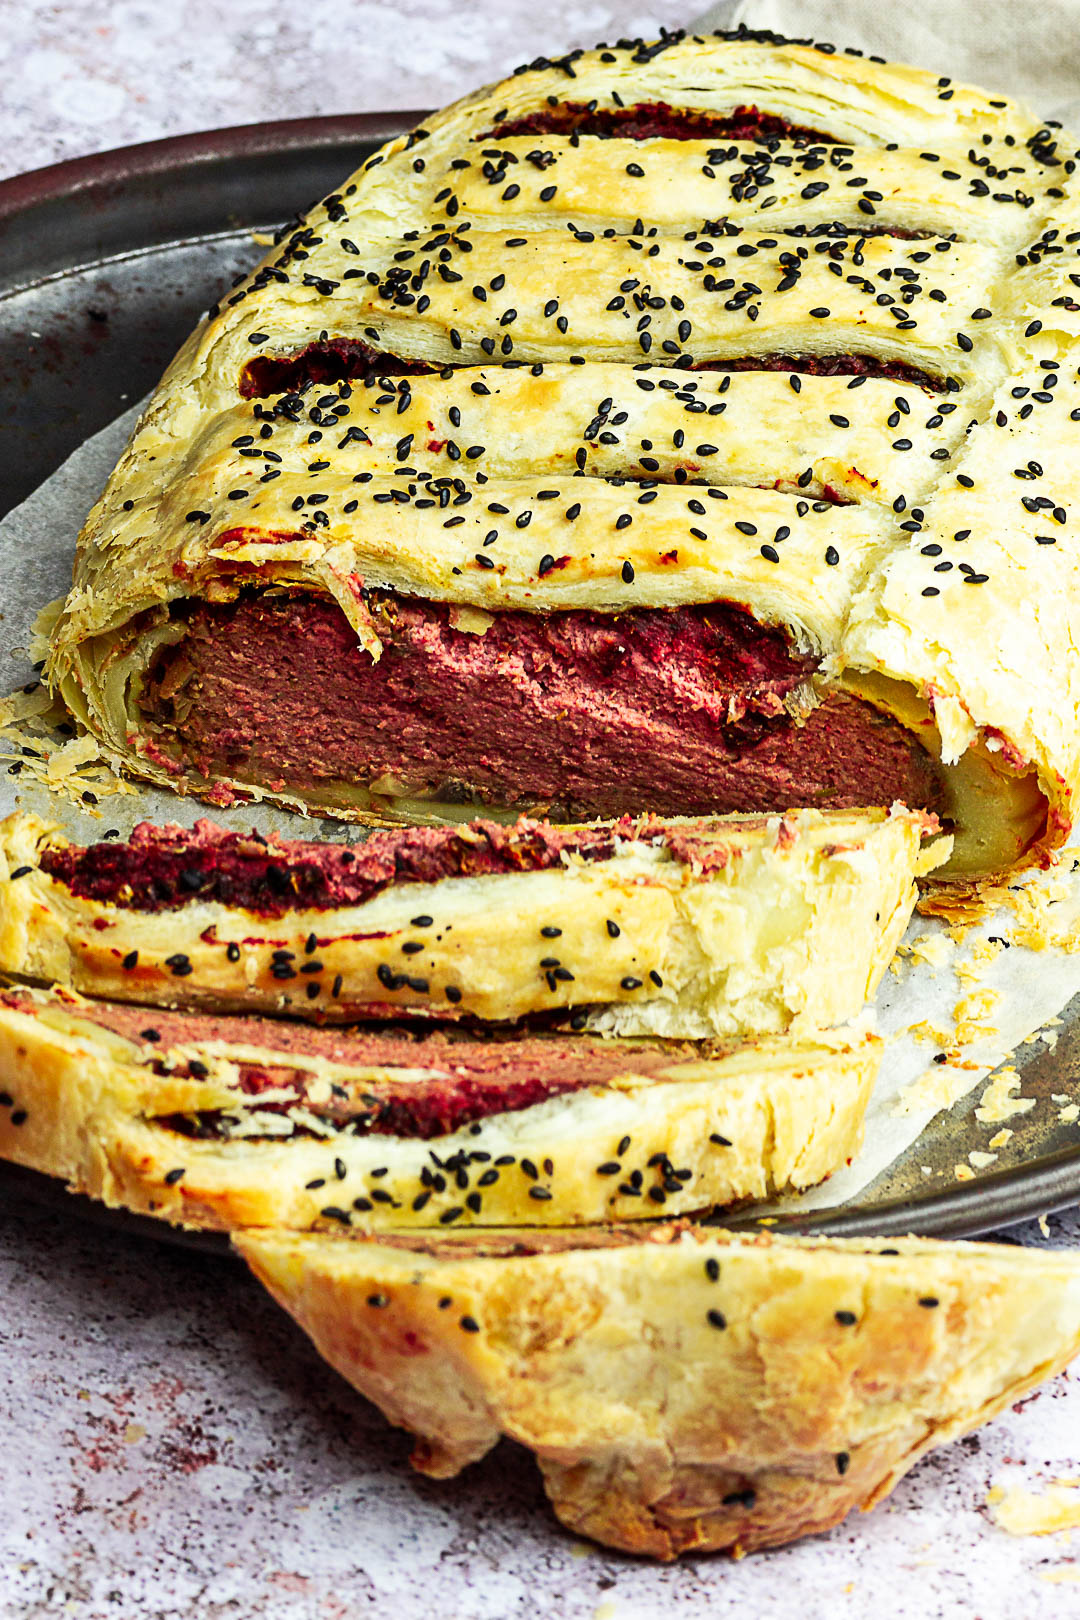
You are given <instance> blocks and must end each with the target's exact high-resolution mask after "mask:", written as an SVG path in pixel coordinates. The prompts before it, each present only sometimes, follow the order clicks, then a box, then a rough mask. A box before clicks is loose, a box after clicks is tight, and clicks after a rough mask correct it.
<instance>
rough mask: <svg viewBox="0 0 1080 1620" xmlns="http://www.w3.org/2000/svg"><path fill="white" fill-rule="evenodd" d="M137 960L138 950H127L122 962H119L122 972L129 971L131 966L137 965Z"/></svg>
mask: <svg viewBox="0 0 1080 1620" xmlns="http://www.w3.org/2000/svg"><path fill="white" fill-rule="evenodd" d="M138 960H139V953H138V951H128V953H127V955H126V956H125V957H124V960H123V962H122V963H121V966H122V967H123V969H124V972H125V973H130V972H131V970H132V968H133V967H135V966H136V965H137V963H138Z"/></svg>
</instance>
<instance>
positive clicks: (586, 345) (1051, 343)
mask: <svg viewBox="0 0 1080 1620" xmlns="http://www.w3.org/2000/svg"><path fill="white" fill-rule="evenodd" d="M1073 169H1074V159H1073V154H1072V150H1071V147H1070V145H1069V142H1068V140H1067V138H1066V136H1065V135H1064V134H1063V133H1061V132H1059V131H1058V130H1056V129H1051V128H1049V127H1048V126H1046V125H1042V124H1040V123H1038V122H1037V121H1036V120H1035V119H1033V118H1031V117H1030V116H1029V115H1028V114H1027V113H1026V112H1025V111H1024V109H1023V108H1021V107H1019V106H1017V105H1016V104H1015V103H1014V102H1011V101H1009V100H1007V99H1006V98H1004V97H999V96H995V95H992V94H986V93H984V92H983V91H981V90H977V89H973V88H971V87H968V86H964V85H956V84H953V83H951V82H950V81H949V80H947V79H942V78H939V77H938V76H936V75H933V74H929V73H924V72H920V71H917V70H915V69H912V68H906V67H897V66H893V65H889V64H885V63H879V62H873V61H867V60H864V59H863V58H861V57H859V56H857V55H854V54H847V53H845V54H830V53H829V52H826V51H821V50H816V49H814V48H812V47H809V46H807V45H800V44H792V43H785V42H783V41H781V40H778V39H776V38H774V37H773V36H769V35H755V34H749V33H746V32H745V31H742V32H739V33H737V34H734V35H715V36H708V37H700V38H699V37H683V36H680V35H668V36H666V37H665V38H664V39H662V40H661V41H659V42H658V43H656V44H651V45H643V44H642V43H641V42H635V41H621V42H620V43H619V44H618V45H615V46H612V47H610V48H604V49H599V50H597V51H592V52H577V51H575V52H572V53H570V55H569V56H568V57H565V58H560V59H558V60H555V61H552V62H536V63H533V64H531V65H530V66H529V67H528V68H526V69H523V70H522V71H521V72H519V73H517V74H515V75H514V76H513V77H512V78H510V79H508V80H506V81H505V82H504V83H502V84H499V85H496V86H494V87H493V88H489V89H487V90H482V91H480V92H478V93H477V94H475V95H472V96H470V97H467V98H466V99H465V100H463V101H461V102H458V103H457V104H456V105H455V106H453V107H451V108H449V109H448V110H446V111H445V112H442V113H439V114H437V115H436V116H434V117H433V118H432V119H430V120H429V121H428V122H427V123H425V124H424V126H423V127H421V128H418V129H416V130H414V131H412V132H411V133H410V134H409V135H408V136H404V137H402V138H400V139H396V140H394V141H391V142H390V143H389V144H388V145H386V146H385V147H383V148H382V150H381V151H379V152H377V153H376V154H375V155H374V156H372V157H371V158H369V159H368V160H367V161H366V162H365V163H364V164H363V166H362V167H361V168H360V169H359V170H358V171H357V172H356V173H355V174H354V175H352V176H351V177H350V178H348V179H347V180H345V181H344V182H343V183H342V185H341V186H340V188H339V189H338V190H337V191H335V192H334V193H333V194H332V195H331V196H329V197H328V198H326V199H325V201H324V202H323V203H321V204H320V205H318V206H317V207H314V208H313V209H312V210H311V211H310V212H309V213H308V214H307V215H306V216H305V217H304V218H303V219H301V220H300V221H298V222H297V223H296V224H295V225H294V226H291V227H289V228H287V229H286V230H285V232H284V233H283V234H282V237H281V239H280V240H279V242H278V243H277V245H276V246H275V247H274V248H273V249H272V250H271V252H270V253H269V254H268V255H267V257H266V259H265V260H264V261H263V263H262V264H261V265H260V266H259V267H258V268H257V269H256V270H255V271H254V272H253V273H252V274H251V275H250V276H249V277H248V278H247V279H245V280H243V281H242V282H241V283H240V284H239V285H238V286H236V287H235V288H234V289H233V290H232V291H231V292H230V293H229V294H228V296H227V297H226V298H225V299H224V300H223V301H222V303H221V304H220V305H219V306H215V308H214V309H213V310H211V312H210V313H209V315H208V317H207V318H206V320H205V321H204V322H203V323H202V324H201V325H200V326H199V328H198V329H197V331H196V332H195V333H194V334H193V335H192V337H191V338H190V340H189V341H188V343H187V344H186V345H185V347H184V348H183V350H182V351H181V353H180V354H179V356H178V357H177V359H176V360H175V362H174V363H173V365H172V366H171V367H170V369H169V371H168V372H167V374H166V376H165V378H164V379H163V381H162V383H161V385H160V387H159V389H158V391H157V393H156V394H155V396H154V398H153V400H152V401H151V403H150V405H149V407H148V409H147V411H146V413H145V415H144V417H143V419H142V421H141V422H140V424H139V426H138V428H137V429H136V432H135V434H134V436H133V438H132V440H131V443H130V445H129V446H128V448H127V450H126V451H125V453H124V455H123V457H122V458H121V461H120V463H119V465H118V466H117V468H116V471H115V473H114V475H113V477H112V478H111V480H110V482H109V484H108V487H107V488H106V490H105V492H104V495H103V496H102V498H101V500H100V501H99V502H98V504H97V505H96V506H95V508H94V510H93V512H92V513H91V515H90V518H89V520H88V523H87V525H86V528H85V530H84V532H83V534H82V536H81V539H80V543H79V548H78V556H77V561H76V567H75V578H74V584H73V588H72V591H71V594H70V596H69V598H68V601H67V603H66V606H65V609H64V611H63V613H62V614H61V615H60V617H59V619H58V621H57V623H56V627H55V630H54V633H53V637H52V643H51V650H50V654H49V660H48V666H47V673H48V678H49V680H50V681H51V682H52V684H53V685H54V687H56V688H58V689H59V690H60V691H61V692H62V694H63V696H64V698H65V699H66V701H67V703H68V705H69V706H70V708H71V709H72V711H73V712H74V714H75V715H76V717H77V718H78V719H79V720H80V721H81V722H82V723H83V724H85V725H86V726H87V727H89V728H90V730H91V731H92V732H94V733H95V734H96V735H97V736H98V737H99V738H100V739H101V740H102V742H103V743H104V744H105V745H106V747H107V749H109V750H111V751H112V753H113V754H114V756H117V757H119V758H120V759H121V760H123V761H124V762H126V764H127V765H128V767H129V768H130V769H132V770H134V771H135V772H137V773H139V774H141V775H143V776H145V777H148V778H150V779H151V780H153V781H156V782H158V783H161V784H169V785H172V786H173V787H174V788H176V789H177V790H178V791H180V792H184V793H195V794H200V795H203V796H205V797H207V798H209V799H211V800H213V801H216V802H219V803H226V802H231V801H232V800H233V799H234V798H235V797H236V796H237V795H240V796H242V795H244V794H249V793H260V794H270V795H272V796H274V797H276V798H277V799H279V800H280V801H282V802H284V803H288V804H292V805H299V806H302V807H305V808H308V809H311V810H315V811H320V812H321V811H325V812H331V813H333V814H335V815H340V816H346V817H356V818H358V819H361V820H365V819H366V820H372V819H374V820H379V819H386V818H388V817H389V818H394V817H397V818H399V819H405V820H412V821H414V822H415V821H421V820H427V821H433V822H437V821H439V820H440V819H443V820H445V819H454V818H458V819H465V818H468V817H469V816H470V815H472V814H474V813H476V809H477V807H478V806H479V807H482V808H483V810H484V812H485V813H487V814H491V815H494V816H496V817H500V816H502V817H505V818H507V819H510V820H512V819H513V818H514V817H515V816H516V815H517V814H518V813H519V812H521V811H526V812H528V813H534V814H545V815H550V816H554V817H556V818H569V819H571V820H584V819H588V818H590V817H592V816H595V815H598V814H601V815H605V816H615V815H619V814H622V813H630V814H637V813H639V812H641V811H646V810H647V811H652V812H654V813H658V814H663V815H676V814H684V813H694V814H700V813H711V812H729V811H758V812H765V813H772V812H782V811H785V810H787V809H788V808H789V807H790V806H791V805H793V804H801V805H807V806H816V807H819V808H851V807H856V806H862V805H867V804H876V805H888V804H891V803H892V802H893V801H894V800H897V799H899V800H901V801H903V802H905V803H907V804H908V805H910V806H911V807H913V808H917V809H927V810H931V811H934V812H935V813H937V814H939V815H940V816H941V817H943V818H944V819H945V820H947V821H948V822H949V823H950V824H951V825H952V827H953V829H954V830H955V833H956V840H955V845H954V853H953V856H952V860H951V863H950V865H949V867H948V868H947V869H946V872H945V875H946V876H947V877H951V878H953V879H955V880H956V881H957V882H960V881H961V880H964V881H966V880H974V879H979V878H985V877H988V876H991V875H996V874H1000V873H1001V872H1003V871H1007V870H1010V869H1014V868H1015V867H1016V866H1017V865H1018V864H1020V863H1022V862H1025V861H1031V860H1035V859H1041V858H1044V857H1045V856H1046V855H1047V852H1048V851H1050V850H1051V849H1052V848H1053V847H1054V846H1056V845H1058V844H1060V843H1061V842H1062V841H1063V840H1064V839H1065V838H1066V836H1067V834H1068V832H1069V829H1070V827H1071V825H1072V822H1073V820H1074V808H1073V806H1074V798H1075V794H1076V791H1077V784H1078V782H1080V748H1078V738H1080V724H1078V712H1080V662H1078V654H1077V651H1076V648H1077V646H1078V645H1080V625H1078V623H1077V619H1078V613H1077V603H1078V601H1080V593H1078V588H1077V585H1076V570H1075V559H1074V551H1075V542H1074V540H1073V539H1072V538H1070V537H1071V535H1072V532H1073V528H1074V527H1075V522H1074V517H1075V511H1076V503H1077V494H1078V487H1080V426H1078V421H1080V379H1078V375H1077V369H1078V362H1080V346H1078V333H1077V326H1076V320H1075V313H1074V312H1075V310H1076V308H1077V301H1076V299H1075V297H1074V293H1075V289H1074V288H1073V287H1072V285H1071V279H1070V275H1071V267H1072V265H1073V259H1074V257H1075V254H1076V251H1077V250H1076V247H1075V245H1072V244H1071V238H1070V236H1069V232H1068V222H1069V220H1070V219H1071V217H1072V213H1075V211H1076V209H1077V207H1078V204H1077V201H1076V199H1075V186H1076V181H1075V177H1074V174H1073ZM1059 220H1060V221H1062V222H1063V224H1061V225H1059V223H1058V221H1059Z"/></svg>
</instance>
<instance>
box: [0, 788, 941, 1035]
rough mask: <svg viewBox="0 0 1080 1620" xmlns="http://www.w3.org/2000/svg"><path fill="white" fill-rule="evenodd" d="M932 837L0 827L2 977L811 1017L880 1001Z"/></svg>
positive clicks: (903, 815)
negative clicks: (96, 837)
mask: <svg viewBox="0 0 1080 1620" xmlns="http://www.w3.org/2000/svg"><path fill="white" fill-rule="evenodd" d="M935 831H936V823H935V822H934V821H933V819H932V818H928V817H926V816H923V815H919V814H915V813H913V812H911V811H907V810H901V809H896V810H894V811H891V812H889V813H886V812H883V811H878V812H868V813H867V814H854V813H850V812H829V813H824V812H820V811H812V810H807V811H800V812H798V813H796V814H793V815H791V816H788V817H783V818H781V817H774V818H766V817H758V818H742V819H741V818H738V817H733V818H729V819H726V820H725V819H715V820H711V821H692V820H672V821H661V820H657V819H654V818H649V817H646V818H642V819H641V820H639V821H631V820H629V818H627V819H626V820H624V821H620V822H612V823H606V824H604V823H597V824H593V825H591V826H580V827H561V828H556V827H551V826H550V825H548V824H546V823H541V822H529V821H520V822H518V823H517V824H516V825H514V826H512V827H505V826H502V825H500V824H498V823H495V822H473V823H470V824H468V825H465V826H457V827H419V828H402V827H398V828H393V829H387V830H385V831H381V832H376V833H373V834H372V835H371V837H370V838H369V839H368V840H367V841H366V842H364V843H359V844H355V845H351V846H343V845H335V844H330V843H301V842H295V841H294V842H288V841H280V840H278V839H276V838H274V839H270V840H266V839H264V838H262V837H259V836H255V835H249V836H244V835H241V834H238V833H233V832H226V831H223V830H222V829H221V828H218V827H215V826H213V825H212V824H211V823H209V822H205V821H203V822H199V823H198V824H197V825H196V827H195V829H194V831H187V830H185V829H183V828H180V827H176V826H173V827H164V828H157V827H152V826H149V825H143V826H141V827H138V828H137V829H136V830H135V833H134V835H133V836H132V838H131V840H130V842H128V843H124V842H121V841H119V840H115V841H112V840H106V841H103V842H102V843H99V844H93V845H91V846H89V847H88V848H83V847H82V846H79V845H75V844H71V843H69V842H68V840H67V839H66V838H65V837H64V835H63V834H62V833H61V832H60V830H59V828H57V827H55V826H48V825H46V824H45V823H44V822H41V821H40V820H38V819H37V818H36V817H33V816H23V815H16V816H12V817H9V818H8V820H7V821H6V822H4V823H2V824H0V972H5V973H8V974H14V975H16V976H19V977H22V978H29V979H38V980H47V981H53V982H57V983H60V984H64V985H68V986H71V987H73V988H75V989H76V990H79V991H81V992H84V993H86V994H90V995H100V996H108V997H113V998H116V999H118V1000H123V1001H134V1002H144V1003H148V1004H150V1005H154V1006H166V1007H199V1008H203V1009H207V1010H215V1011H223V1010H224V1011H228V1010H232V1011H241V1012H243V1011H263V1012H269V1013H283V1014H291V1015H293V1016H298V1017H304V1018H308V1019H312V1020H315V1021H320V1020H321V1021H325V1020H334V1021H339V1022H340V1021H347V1020H350V1019H354V1018H406V1017H421V1018H429V1019H430V1018H437V1019H444V1020H445V1019H455V1020H466V1021H469V1022H472V1023H476V1022H502V1023H505V1022H510V1021H513V1020H515V1019H519V1018H523V1017H526V1016H528V1015H533V1014H543V1015H552V1014H561V1015H564V1016H568V1017H572V1019H573V1022H574V1024H575V1026H576V1027H578V1028H584V1027H585V1026H586V1024H588V1025H590V1026H591V1027H592V1028H594V1029H601V1030H604V1031H607V1032H616V1033H620V1034H628V1035H644V1034H654V1035H664V1036H678V1037H684V1036H731V1035H741V1034H746V1033H772V1032H780V1031H783V1030H786V1029H789V1028H792V1029H797V1030H802V1029H812V1028H822V1027H827V1026H829V1025H832V1024H839V1023H842V1022H843V1021H844V1020H846V1019H848V1018H850V1017H852V1016H853V1015H854V1014H855V1013H857V1012H858V1011H859V1010H860V1009H861V1008H862V1005H863V1003H864V1001H865V1000H866V999H867V998H868V997H869V996H871V995H873V993H874V991H875V989H876V988H877V984H878V981H879V980H880V978H881V975H882V973H883V972H884V971H885V968H886V965H887V964H888V962H889V960H890V959H891V957H892V954H893V951H894V950H895V947H896V944H897V941H898V940H899V938H900V935H901V934H902V933H903V930H904V927H905V925H906V923H907V920H908V918H909V917H910V915H911V911H912V908H913V905H914V903H915V898H916V886H915V879H916V878H917V877H919V876H921V875H923V874H924V873H926V872H927V871H930V870H932V869H933V868H934V867H935V866H936V865H938V864H939V863H940V862H941V861H942V860H943V859H944V858H945V857H946V856H947V854H948V848H949V840H948V838H947V837H945V838H938V839H932V834H933V833H934V832H935ZM927 838H931V840H932V841H930V842H929V843H926V844H924V839H927ZM571 1010H573V1011H571Z"/></svg>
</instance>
